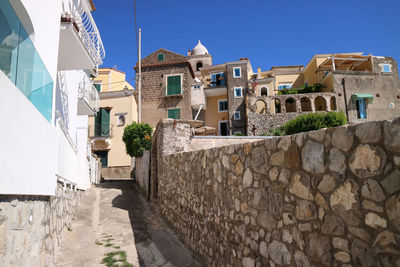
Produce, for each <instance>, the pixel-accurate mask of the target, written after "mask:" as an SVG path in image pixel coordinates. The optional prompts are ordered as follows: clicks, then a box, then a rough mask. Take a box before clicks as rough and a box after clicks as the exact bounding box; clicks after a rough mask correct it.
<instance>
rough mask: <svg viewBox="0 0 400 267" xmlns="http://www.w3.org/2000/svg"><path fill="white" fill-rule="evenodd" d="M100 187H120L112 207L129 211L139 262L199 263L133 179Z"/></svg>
mask: <svg viewBox="0 0 400 267" xmlns="http://www.w3.org/2000/svg"><path fill="white" fill-rule="evenodd" d="M98 186H99V187H101V188H114V189H120V190H121V194H120V195H118V196H117V197H115V198H114V199H113V200H112V205H113V207H116V208H120V209H123V210H126V211H128V213H129V219H130V222H131V227H132V231H133V234H134V238H135V245H136V249H137V252H138V256H139V263H140V266H144V267H146V266H165V265H168V266H170V265H172V266H202V264H199V263H198V262H197V261H196V260H194V259H193V257H192V253H191V252H190V251H189V250H188V249H187V248H186V247H185V246H184V245H183V244H182V243H181V242H180V241H179V240H178V239H177V237H176V236H175V235H174V233H173V232H172V231H171V230H170V229H169V228H168V226H167V225H166V224H165V223H164V221H163V220H162V217H161V214H160V212H159V210H158V208H157V207H156V206H155V205H154V204H151V203H149V202H147V201H146V199H145V197H144V196H143V195H142V192H141V190H140V189H139V188H138V186H137V185H135V184H133V183H132V182H106V183H102V184H100V185H98Z"/></svg>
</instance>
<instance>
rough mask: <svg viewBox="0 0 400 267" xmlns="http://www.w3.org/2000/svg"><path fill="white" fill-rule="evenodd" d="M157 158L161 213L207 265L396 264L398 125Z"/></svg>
mask: <svg viewBox="0 0 400 267" xmlns="http://www.w3.org/2000/svg"><path fill="white" fill-rule="evenodd" d="M178 124H179V123H178ZM171 142H173V140H171ZM158 160H161V161H162V162H161V163H160V162H159V163H158V166H159V170H158V200H157V201H158V205H159V206H160V207H161V211H162V213H163V215H164V216H165V217H166V218H167V219H168V220H169V222H170V223H171V224H172V225H173V227H175V229H176V230H177V231H178V232H179V234H180V235H181V237H182V238H183V239H184V240H185V241H186V242H187V243H188V244H189V245H190V246H191V247H192V249H194V250H195V251H197V252H198V253H199V254H200V255H201V256H202V257H203V258H204V260H205V262H206V263H207V264H208V265H209V266H246V267H253V266H275V265H290V266H399V265H400V235H399V233H400V118H397V119H395V120H389V121H378V122H368V123H364V124H358V125H352V126H345V127H339V128H331V129H323V130H319V131H315V132H309V133H301V134H296V135H292V136H284V137H278V138H271V139H267V140H263V141H256V142H249V143H245V144H236V145H229V146H225V147H219V148H212V149H206V150H198V151H191V152H183V153H175V154H170V155H165V154H164V155H163V156H162V157H159V158H158ZM160 168H161V169H160Z"/></svg>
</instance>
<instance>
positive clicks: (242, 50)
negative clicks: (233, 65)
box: [93, 0, 400, 84]
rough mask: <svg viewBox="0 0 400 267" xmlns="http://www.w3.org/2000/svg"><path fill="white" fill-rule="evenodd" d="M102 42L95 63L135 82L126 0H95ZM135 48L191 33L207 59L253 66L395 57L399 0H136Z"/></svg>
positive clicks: (172, 43)
mask: <svg viewBox="0 0 400 267" xmlns="http://www.w3.org/2000/svg"><path fill="white" fill-rule="evenodd" d="M94 3H95V6H96V9H97V10H96V11H95V12H93V16H94V18H95V20H96V23H97V26H98V28H99V30H100V33H101V36H102V40H103V43H104V46H105V49H106V58H105V60H104V64H103V66H102V67H116V68H118V69H119V70H122V71H124V72H126V73H127V80H128V81H130V82H131V83H132V84H134V71H133V66H134V65H135V63H136V61H137V52H136V51H137V50H136V49H137V47H136V38H135V27H134V12H133V0H117V1H109V0H94ZM136 8H137V22H138V26H140V27H141V28H142V56H143V57H145V56H147V55H149V54H151V53H152V52H154V51H156V50H157V49H159V48H161V47H162V48H165V49H168V50H172V51H174V52H177V53H181V54H184V55H186V53H187V50H188V49H189V48H190V49H191V48H193V47H194V46H195V45H196V44H197V42H198V40H201V41H202V43H203V44H204V45H205V46H206V47H207V49H208V51H209V53H210V54H211V55H212V56H213V63H214V64H219V63H224V62H227V61H233V60H238V59H239V58H241V57H248V58H249V59H250V61H251V64H252V67H253V70H254V71H256V70H257V68H259V67H260V68H262V69H263V70H266V69H269V68H270V67H271V66H279V65H306V64H307V62H308V61H309V60H310V59H311V57H312V56H313V55H314V54H319V53H333V52H335V53H340V52H364V53H365V54H370V53H372V54H374V55H379V56H391V57H393V58H395V59H396V60H397V61H400V15H399V11H400V1H399V0H388V1H382V0H337V1H320V0H302V1H301V0H280V1H276V0H274V1H270V0H247V1H244V0H224V1H223V0H201V1H188V0H169V1H165V0H137V2H136Z"/></svg>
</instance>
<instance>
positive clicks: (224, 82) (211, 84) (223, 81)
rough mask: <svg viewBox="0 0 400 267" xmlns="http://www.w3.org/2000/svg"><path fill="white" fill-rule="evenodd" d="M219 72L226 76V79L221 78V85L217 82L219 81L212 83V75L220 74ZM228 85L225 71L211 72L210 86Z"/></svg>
mask: <svg viewBox="0 0 400 267" xmlns="http://www.w3.org/2000/svg"><path fill="white" fill-rule="evenodd" d="M218 74H222V77H224V79H223V80H219V83H220V84H219V85H218V84H217V83H215V84H213V83H212V80H213V79H212V76H213V75H218ZM215 80H217V79H215ZM221 83H222V85H221ZM225 86H226V77H225V72H223V71H218V72H212V73H210V87H225Z"/></svg>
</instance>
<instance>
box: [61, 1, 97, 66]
mask: <svg viewBox="0 0 400 267" xmlns="http://www.w3.org/2000/svg"><path fill="white" fill-rule="evenodd" d="M61 18H62V21H66V22H72V23H73V24H74V27H75V29H76V31H77V34H78V35H79V36H80V38H81V40H82V43H83V44H84V46H85V47H86V49H87V51H88V53H89V54H90V56H91V58H92V59H93V62H94V63H95V64H96V65H97V66H99V65H101V64H103V59H104V57H105V50H104V46H103V42H102V40H101V37H100V33H99V30H98V29H97V26H96V23H95V22H94V19H93V17H92V15H91V13H90V8H89V7H88V6H87V3H86V1H84V0H63V4H62V14H61Z"/></svg>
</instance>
